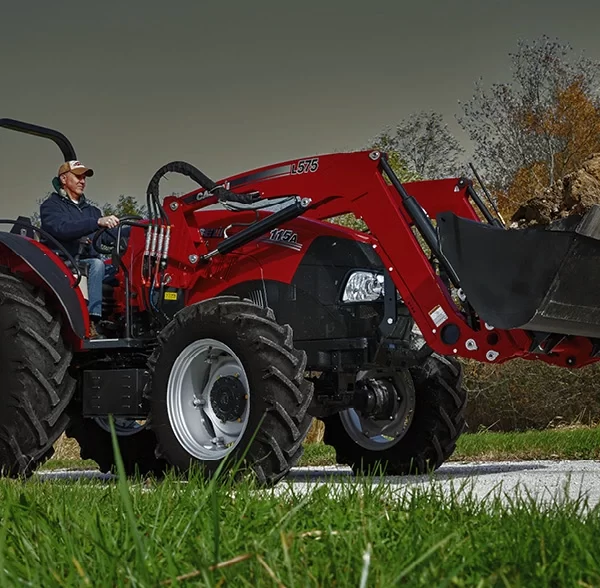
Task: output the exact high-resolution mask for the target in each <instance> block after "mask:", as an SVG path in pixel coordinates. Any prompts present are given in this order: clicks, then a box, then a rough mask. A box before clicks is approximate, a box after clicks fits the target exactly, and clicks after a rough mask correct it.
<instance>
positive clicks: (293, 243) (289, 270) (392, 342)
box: [0, 119, 600, 484]
mask: <svg viewBox="0 0 600 588" xmlns="http://www.w3.org/2000/svg"><path fill="white" fill-rule="evenodd" d="M0 126H2V127H5V128H9V129H13V130H17V131H21V132H25V133H29V134H32V135H37V136H41V137H45V138H48V139H51V140H52V141H53V142H55V143H56V144H57V145H58V146H59V148H60V149H61V151H62V154H63V156H64V158H65V161H67V160H72V159H76V154H75V151H74V149H73V147H72V145H71V143H70V142H69V141H68V139H67V138H66V137H65V136H64V135H62V134H61V133H59V132H57V131H54V130H51V129H47V128H44V127H39V126H36V125H31V124H29V123H24V122H21V121H15V120H12V119H0ZM167 173H178V174H183V175H185V176H188V177H189V178H191V179H192V180H193V181H194V182H196V183H197V184H198V188H197V189H195V190H193V191H192V192H190V193H188V194H185V195H183V196H179V197H175V196H169V197H166V198H164V199H161V198H160V197H159V182H160V180H161V178H162V177H163V176H164V175H166V174H167ZM146 204H147V208H148V214H147V216H148V218H133V217H132V218H124V219H122V222H121V224H120V226H119V229H118V231H113V234H112V241H110V242H111V245H110V246H107V245H106V242H107V239H106V229H101V230H99V231H98V232H97V234H96V235H95V237H94V239H93V244H94V247H96V248H97V249H98V250H99V251H100V252H101V253H103V254H105V255H106V263H107V264H112V265H113V267H114V269H115V272H116V274H115V279H114V282H113V283H112V284H110V285H109V284H106V285H105V292H104V299H103V314H104V317H105V318H106V319H107V320H108V321H109V323H110V325H111V326H112V329H113V333H114V335H113V336H111V337H110V338H103V339H91V338H90V336H89V335H90V325H89V318H88V314H87V310H86V308H87V307H86V301H85V298H84V290H83V289H82V288H81V287H80V286H81V283H82V275H81V270H80V268H79V265H78V260H77V259H74V258H72V257H71V256H70V255H69V254H68V253H67V252H66V251H64V250H63V249H61V247H60V244H58V243H56V242H55V241H54V240H53V239H52V237H51V236H50V235H47V234H44V231H41V230H40V229H37V228H35V227H32V226H31V224H29V223H28V220H27V219H24V218H22V217H20V218H19V219H17V220H10V219H2V221H1V222H3V223H5V224H9V225H10V224H12V225H13V228H12V230H11V231H10V232H0V329H1V330H2V333H3V336H2V339H1V340H0V364H1V365H2V374H3V382H4V383H3V392H2V397H1V399H0V402H1V403H2V410H1V411H0V468H1V469H2V471H3V473H4V475H9V476H20V475H28V474H30V473H31V472H33V470H34V469H35V468H36V467H37V466H38V465H39V464H40V463H42V462H43V461H44V460H45V459H47V458H48V457H49V456H50V455H52V446H53V444H54V443H55V441H56V440H57V439H58V438H59V436H60V435H61V434H62V433H63V432H64V431H66V433H67V435H68V436H71V437H74V438H75V439H77V441H78V442H79V445H80V447H81V456H82V457H83V458H89V459H93V460H95V461H96V462H97V463H98V464H99V466H100V468H101V470H103V471H109V470H110V469H111V468H112V467H113V466H114V463H115V462H114V457H113V449H112V444H111V435H110V428H109V424H108V423H109V420H108V418H109V415H113V417H114V419H115V423H116V432H117V434H118V440H119V445H120V450H121V454H122V456H123V460H124V463H125V467H126V469H127V471H128V472H129V473H134V472H135V471H138V472H139V473H142V474H146V473H156V474H160V473H162V472H164V471H165V470H166V469H167V468H170V467H173V468H175V469H176V470H178V471H181V472H186V471H187V470H188V469H189V468H190V467H191V466H192V465H194V464H195V465H197V466H200V468H201V469H202V471H204V472H205V473H206V474H207V475H210V474H211V473H213V472H214V471H215V470H216V468H217V467H219V466H220V465H221V464H222V462H224V461H225V465H226V466H227V464H233V463H236V461H237V460H238V458H240V459H242V460H243V463H244V464H246V466H247V468H249V469H250V470H252V471H253V472H254V473H255V474H256V476H257V478H258V479H259V480H260V481H261V482H263V483H268V484H272V483H275V482H277V481H278V480H280V479H281V478H283V477H284V476H285V475H286V474H287V473H288V472H289V470H290V468H291V467H293V466H294V465H296V464H297V462H298V460H299V458H300V456H301V455H302V450H303V441H304V439H305V437H306V434H307V432H308V430H309V428H310V426H311V423H312V420H313V418H319V419H322V420H323V421H324V423H325V439H324V440H325V443H327V444H330V445H332V446H333V447H334V448H335V450H336V454H337V461H338V462H339V463H343V464H348V465H350V466H351V467H352V468H353V470H354V471H355V472H367V471H373V468H374V467H375V466H377V467H381V468H383V471H386V472H388V473H391V474H406V473H418V472H424V471H427V470H428V469H433V468H437V467H439V466H440V465H441V464H442V463H443V462H444V461H445V460H446V459H447V458H448V457H449V456H450V455H451V454H452V452H453V451H454V448H455V444H456V441H457V439H458V437H459V436H460V434H461V433H462V431H463V428H464V424H465V420H464V410H465V404H466V394H465V392H464V391H463V390H462V389H461V375H462V374H461V365H460V363H459V362H458V361H457V359H456V358H457V357H464V358H470V359H474V360H478V361H482V362H487V363H490V362H493V363H501V362H504V361H507V360H509V359H511V358H515V357H521V358H525V359H540V360H543V361H546V362H549V363H552V364H555V365H560V366H565V367H579V366H583V365H586V364H588V363H590V362H593V361H596V360H597V359H598V356H599V353H600V338H598V337H599V334H600V313H599V311H598V304H597V302H596V290H597V289H596V288H595V286H594V284H595V279H596V277H597V276H598V272H597V267H598V264H597V262H596V260H597V257H598V255H599V252H600V247H599V245H598V242H597V239H598V235H599V234H600V233H599V232H598V212H597V210H596V209H593V210H592V211H591V212H590V213H588V214H587V215H586V216H585V217H584V218H576V217H572V218H570V219H567V221H566V222H562V223H561V224H560V225H558V226H556V225H555V226H551V227H549V228H546V229H527V230H507V229H506V228H505V227H504V226H503V225H502V223H501V221H500V220H498V217H497V215H494V214H492V212H491V211H490V209H489V208H488V207H486V205H485V203H484V202H483V200H482V198H481V197H480V196H479V195H478V193H477V192H476V190H475V188H474V185H473V183H472V182H471V181H470V180H468V179H465V178H449V179H443V180H436V181H424V182H413V183H409V184H405V185H403V184H402V183H401V182H400V181H399V180H398V178H397V176H396V175H395V174H394V172H393V170H392V169H391V168H390V166H389V163H388V161H387V158H386V155H385V154H384V153H381V152H379V151H362V152H355V153H347V154H334V155H323V156H315V157H309V158H305V159H298V160H293V161H287V162H284V163H278V164H275V165H271V166H267V167H264V168H260V169H257V170H254V171H250V172H245V173H242V174H238V175H235V176H231V177H229V178H225V179H223V180H221V181H219V182H216V183H215V182H214V181H212V180H210V179H209V178H208V177H207V176H205V175H204V174H203V173H202V172H200V171H199V170H198V169H197V168H195V167H194V166H192V165H190V164H187V163H184V162H173V163H170V164H167V165H165V166H164V167H162V168H161V169H159V170H158V171H157V172H156V173H155V174H154V176H153V177H152V179H151V181H150V183H149V186H148V190H147V201H146ZM345 213H354V215H355V216H356V217H358V218H360V219H363V220H364V222H365V223H366V225H367V226H368V231H367V232H359V231H354V230H350V229H348V228H345V227H342V226H339V225H337V224H334V223H331V222H327V220H328V219H332V218H333V217H337V216H338V215H342V214H345ZM115 233H116V234H115ZM582 275H585V276H587V280H586V284H587V285H586V288H581V287H577V286H576V285H577V284H578V283H580V280H578V277H579V276H582Z"/></svg>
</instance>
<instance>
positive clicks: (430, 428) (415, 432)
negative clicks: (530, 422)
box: [323, 354, 467, 475]
mask: <svg viewBox="0 0 600 588" xmlns="http://www.w3.org/2000/svg"><path fill="white" fill-rule="evenodd" d="M410 376H411V377H412V381H413V385H414V414H413V415H412V421H411V422H410V426H408V428H407V429H406V432H404V434H402V435H401V436H399V437H398V438H396V439H394V440H391V441H386V440H385V439H380V441H379V442H377V441H375V440H373V441H370V440H365V441H364V442H362V441H361V442H360V443H358V442H357V441H356V440H357V439H360V435H361V433H362V432H364V429H365V427H364V426H363V427H360V425H358V424H357V423H359V422H360V420H357V419H356V418H354V419H353V418H349V416H348V415H347V414H346V413H348V412H349V411H344V413H340V414H336V415H333V416H331V417H327V418H326V419H324V422H325V432H324V438H323V442H324V443H325V444H326V445H331V446H333V447H334V448H335V451H336V459H337V462H338V463H340V464H346V465H349V466H350V467H351V468H352V470H353V471H354V473H355V474H373V473H378V474H391V475H406V474H422V473H426V472H429V471H432V470H435V469H437V468H438V467H439V466H441V465H442V463H444V462H445V461H446V460H447V459H448V458H449V457H450V456H451V455H452V453H453V452H454V450H455V448H456V441H457V439H458V438H459V437H460V435H461V433H462V431H463V429H464V427H465V408H466V403H467V395H466V391H465V390H463V389H462V366H461V364H460V363H458V361H456V360H455V359H454V358H448V357H441V356H438V355H436V354H432V355H430V356H429V357H428V358H427V359H426V360H425V361H424V362H423V364H422V365H420V366H417V367H414V368H411V369H410ZM351 410H352V409H351ZM363 425H364V423H363ZM368 432H370V433H371V437H373V435H372V433H373V431H372V430H371V431H368Z"/></svg>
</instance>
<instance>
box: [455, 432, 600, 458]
mask: <svg viewBox="0 0 600 588" xmlns="http://www.w3.org/2000/svg"><path fill="white" fill-rule="evenodd" d="M453 459H455V460H465V461H468V460H488V459H489V460H513V459H517V460H531V459H600V427H578V428H569V429H547V430H543V431H524V432H522V433H492V432H482V433H473V434H468V435H462V436H461V437H460V438H459V440H458V443H457V448H456V453H455V454H454V455H453Z"/></svg>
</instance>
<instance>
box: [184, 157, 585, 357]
mask: <svg viewBox="0 0 600 588" xmlns="http://www.w3.org/2000/svg"><path fill="white" fill-rule="evenodd" d="M386 178H387V179H386ZM218 183H219V184H223V185H225V186H226V187H227V188H228V189H230V190H232V191H236V192H243V193H247V192H254V191H256V192H259V193H260V196H261V199H268V198H281V196H282V195H289V194H294V195H298V196H300V197H302V198H310V199H311V201H312V204H311V206H310V207H309V209H308V210H307V211H306V212H305V213H304V215H303V216H304V217H308V218H312V219H315V220H327V219H331V218H332V217H336V216H339V215H342V214H346V213H352V214H354V215H355V216H356V217H357V218H360V219H362V220H363V221H364V222H365V223H366V224H367V226H368V228H369V232H370V236H371V239H372V246H373V248H374V249H375V250H376V252H377V253H378V255H379V256H380V258H381V260H382V261H383V263H384V264H385V266H386V267H387V269H388V272H389V275H390V277H391V279H392V281H393V283H394V285H395V287H396V288H397V290H398V292H399V293H400V295H401V296H402V298H403V300H404V302H405V304H406V306H407V307H408V309H409V311H410V312H411V314H412V316H413V318H414V320H415V321H416V323H417V325H418V327H419V328H420V330H421V332H422V333H423V336H424V338H425V340H426V341H427V344H428V345H429V346H430V347H431V348H432V349H433V350H434V351H436V352H437V353H439V354H441V355H456V356H461V357H464V358H469V359H474V360H477V361H482V362H486V363H491V362H494V363H502V362H504V361H506V360H509V359H511V358H515V357H523V358H525V359H534V358H535V359H542V360H543V361H546V362H548V363H552V364H558V365H563V366H570V367H572V366H581V365H585V364H587V363H591V362H594V361H596V358H595V357H593V356H592V350H593V342H592V341H591V340H590V339H589V338H586V337H566V338H563V339H562V340H561V341H559V342H558V343H556V344H555V345H554V347H553V350H552V354H543V353H542V354H539V353H534V349H535V344H534V341H535V337H534V334H533V333H530V332H528V331H525V330H521V329H509V330H506V329H504V330H503V329H497V328H494V327H493V326H489V325H486V324H485V323H484V322H483V321H482V320H478V318H477V317H475V320H473V314H474V313H473V309H471V308H469V305H468V301H466V302H465V303H464V304H461V302H460V301H458V300H456V291H457V290H458V289H459V288H460V276H456V274H455V272H454V268H453V267H452V266H451V265H450V264H449V263H448V262H447V260H445V258H444V256H443V255H441V252H440V248H439V239H438V236H437V231H436V228H435V225H434V224H433V223H432V222H431V220H430V219H435V218H436V217H437V216H438V215H439V214H442V213H444V212H448V211H451V212H452V213H454V214H455V215H457V216H458V217H461V218H464V219H468V220H471V221H478V222H482V220H481V219H482V218H483V219H485V220H487V222H488V223H489V224H493V220H492V219H491V217H490V216H489V212H488V213H487V214H486V211H485V210H481V207H480V204H481V202H480V201H478V200H477V196H476V194H475V192H474V190H473V188H472V186H471V184H470V182H469V181H465V180H464V179H460V178H450V179H443V180H432V181H423V182H412V183H407V184H405V185H402V184H400V182H399V181H398V179H397V178H396V177H395V176H394V174H393V172H391V170H390V169H389V166H388V164H387V159H386V158H385V156H384V155H382V154H381V153H379V152H377V151H362V152H355V153H344V154H332V155H324V156H319V157H311V158H305V159H301V160H291V161H288V162H284V163H279V164H275V165H272V166H268V167H264V168H260V169H257V170H255V171H252V172H247V173H244V174H240V175H237V176H231V177H229V178H226V179H223V180H221V181H220V182H218ZM201 195H202V190H198V191H196V192H193V193H190V194H187V195H186V196H184V197H182V198H181V200H180V204H181V206H182V209H183V210H182V212H184V213H186V214H187V213H192V212H193V211H195V210H197V209H198V208H199V207H200V205H199V204H198V201H199V197H200V196H201ZM478 209H479V210H478ZM417 233H420V237H421V239H419V238H417ZM420 241H421V242H420ZM422 241H425V243H426V244H427V245H429V248H430V249H431V252H432V253H433V255H434V256H435V257H437V258H438V260H439V262H440V265H441V266H442V267H443V268H444V269H445V270H446V274H448V275H449V276H450V278H451V281H454V282H455V283H454V286H455V288H449V284H448V282H447V281H445V280H443V279H442V277H441V276H440V274H439V272H438V271H436V269H435V268H434V266H433V265H432V263H431V261H430V259H429V258H428V254H427V253H426V251H425V250H424V247H423V245H422ZM492 286H493V285H492ZM453 296H454V298H453Z"/></svg>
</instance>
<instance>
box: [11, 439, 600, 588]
mask: <svg viewBox="0 0 600 588" xmlns="http://www.w3.org/2000/svg"><path fill="white" fill-rule="evenodd" d="M574 432H575V431H556V432H554V431H552V432H546V433H560V435H561V436H560V437H552V436H550V437H548V436H547V435H542V436H538V437H535V439H537V440H538V445H540V444H541V443H542V442H541V441H539V440H540V439H544V440H545V441H544V442H543V443H545V445H543V444H542V445H540V447H542V446H543V447H547V446H548V443H550V442H553V443H554V444H557V445H559V446H560V447H561V448H562V450H563V451H569V452H571V454H573V455H579V453H576V450H575V449H574V448H577V447H578V448H579V449H577V451H579V452H580V453H581V451H582V449H581V448H582V447H584V449H585V447H588V446H587V445H584V444H583V442H582V439H588V441H587V443H589V444H592V443H593V441H594V440H597V437H593V436H592V437H591V438H588V437H585V436H584V437H581V436H579V437H576V436H575V437H574V436H573V433H574ZM577 433H578V434H579V433H583V431H578V432H577ZM592 433H594V434H596V435H597V432H596V431H593V432H592ZM565 434H566V435H567V437H568V438H569V439H571V440H573V439H579V442H578V443H567V442H566V441H565V439H566V438H567V437H565ZM466 437H467V436H465V438H466ZM470 437H472V438H473V439H474V441H476V442H477V443H475V444H474V445H471V451H473V452H474V453H475V454H477V455H481V452H482V451H484V450H485V451H488V450H489V449H490V447H493V448H495V449H496V450H497V449H498V447H499V444H498V442H497V440H498V439H504V440H505V441H504V442H505V445H504V446H502V447H504V449H502V451H513V452H514V451H516V450H517V449H519V448H521V449H522V444H519V442H516V441H515V440H514V438H513V439H512V440H510V439H511V437H510V436H498V435H497V434H490V433H486V434H483V433H482V434H477V435H471V436H470ZM463 439H464V438H463ZM482 439H493V440H496V441H495V443H492V444H487V445H485V442H482ZM560 439H562V441H560ZM590 439H591V440H590ZM529 441H531V439H529ZM559 441H560V442H559ZM463 443H464V441H463ZM511 443H512V445H511ZM515 443H516V444H517V447H515V446H514V444H515ZM590 446H591V445H590ZM323 448H324V446H322V445H319V444H315V445H313V446H308V448H307V450H308V451H307V456H306V459H307V460H309V461H311V460H312V461H313V462H314V461H321V462H323V461H326V460H327V453H326V452H325V451H324V450H323ZM327 449H329V448H327ZM462 451H463V452H464V451H465V450H464V449H462ZM586 451H589V447H588V449H585V451H583V452H584V453H585V452H586ZM121 472H122V469H121ZM567 494H568V493H566V492H565V495H567ZM0 519H1V525H0V586H14V585H21V584H26V585H32V586H44V587H46V586H74V585H82V586H85V585H103V586H136V587H145V586H161V585H186V586H187V585H192V586H222V585H224V584H226V585H234V586H327V587H329V586H360V587H361V588H362V587H366V586H403V585H410V586H413V585H414V586H430V585H435V586H577V585H579V586H594V585H599V584H600V553H599V552H598V550H597V547H596V545H597V538H598V537H599V536H600V508H599V507H593V508H591V507H589V508H588V507H587V504H586V502H585V501H584V500H577V499H563V500H562V501H561V502H557V503H555V504H553V505H550V506H548V505H546V506H545V507H540V506H538V505H536V504H535V502H534V501H533V500H532V499H530V498H528V497H527V496H521V497H520V498H519V499H513V500H511V501H509V502H502V501H500V500H499V499H498V498H497V497H496V496H494V495H492V496H490V497H488V499H487V500H485V501H481V500H477V499H476V498H475V497H474V496H472V495H470V493H469V490H468V485H467V487H466V488H463V489H462V490H461V491H460V492H457V491H454V490H446V491H443V490H441V489H440V487H436V486H433V487H429V488H426V487H412V489H409V490H407V487H400V488H396V489H393V488H392V487H390V486H388V485H387V484H385V482H384V483H380V484H376V485H373V484H372V480H370V479H362V478H360V477H359V478H356V479H353V478H342V479H338V480H336V481H335V483H332V484H313V486H312V488H311V492H308V493H303V492H301V491H300V489H299V488H298V486H292V485H291V483H290V482H289V481H283V482H281V483H280V484H278V485H277V486H276V487H275V488H274V489H267V490H264V489H258V488H257V487H256V486H255V484H254V483H253V481H252V480H250V479H246V480H242V481H241V482H239V483H237V484H235V485H234V484H232V483H231V482H230V481H229V480H228V479H221V480H217V481H213V483H208V482H205V481H203V480H202V479H201V478H199V477H198V476H196V475H194V474H192V476H191V478H190V479H189V481H188V482H187V483H180V482H179V481H178V480H177V479H175V478H172V477H170V476H169V477H167V479H166V480H164V481H162V482H155V481H153V480H146V481H142V480H130V481H128V480H127V479H126V478H125V477H124V476H119V477H118V479H117V480H115V481H110V482H98V481H92V480H71V481H67V480H54V481H48V480H46V481H43V480H40V479H39V478H36V477H34V478H32V479H30V480H28V481H26V482H22V481H14V480H6V479H5V480H1V481H0Z"/></svg>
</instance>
